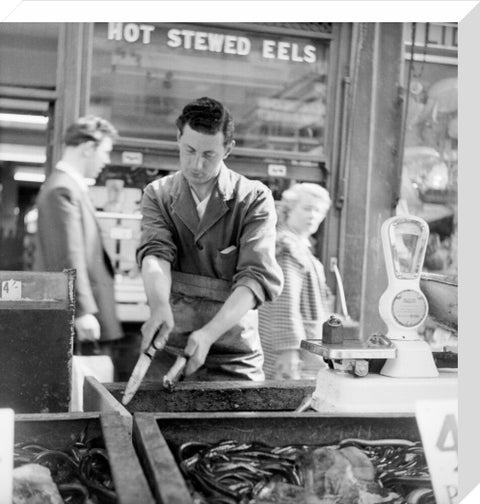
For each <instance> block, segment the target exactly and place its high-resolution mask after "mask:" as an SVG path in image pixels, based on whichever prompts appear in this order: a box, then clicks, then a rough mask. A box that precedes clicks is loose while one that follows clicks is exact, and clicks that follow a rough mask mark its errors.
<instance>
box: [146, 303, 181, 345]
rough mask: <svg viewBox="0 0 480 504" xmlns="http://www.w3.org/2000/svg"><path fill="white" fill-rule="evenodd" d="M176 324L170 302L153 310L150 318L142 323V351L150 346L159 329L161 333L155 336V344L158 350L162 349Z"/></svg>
mask: <svg viewBox="0 0 480 504" xmlns="http://www.w3.org/2000/svg"><path fill="white" fill-rule="evenodd" d="M174 325H175V322H174V320H173V313H172V309H171V307H170V305H169V304H167V305H162V306H160V307H158V308H157V309H156V310H154V311H152V313H151V315H150V318H149V319H148V320H147V321H146V322H145V323H144V324H143V325H142V352H144V351H145V350H146V349H147V348H148V347H149V345H150V343H151V342H152V340H153V337H154V336H155V334H156V332H157V331H159V333H158V335H157V336H156V337H155V344H154V346H155V348H156V349H157V350H161V349H162V348H163V347H164V346H165V345H166V343H167V341H168V336H169V335H170V332H171V331H172V329H173V327H174Z"/></svg>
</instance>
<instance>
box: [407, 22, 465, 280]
mask: <svg viewBox="0 0 480 504" xmlns="http://www.w3.org/2000/svg"><path fill="white" fill-rule="evenodd" d="M415 25H416V30H415V35H416V36H415V43H414V55H413V59H412V58H411V54H410V51H411V49H412V43H411V42H412V40H411V38H412V36H413V33H414V32H413V25H407V28H408V29H407V30H406V39H405V42H406V47H407V52H406V54H407V56H408V60H407V61H406V72H405V74H406V77H407V79H406V88H407V89H408V114H407V120H406V125H405V150H404V153H403V174H402V199H403V202H404V203H405V204H406V206H407V208H408V212H409V213H411V214H414V215H417V216H419V217H422V218H423V219H424V220H425V221H426V222H427V223H428V226H429V230H430V236H429V239H428V244H427V251H426V255H425V262H424V270H425V271H429V272H435V273H444V274H452V275H456V274H457V261H458V254H457V221H458V214H457V201H458V187H457V178H458V177H457V175H458V66H457V65H458V62H457V52H458V47H457V43H456V41H457V25H456V23H415Z"/></svg>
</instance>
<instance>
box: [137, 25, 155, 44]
mask: <svg viewBox="0 0 480 504" xmlns="http://www.w3.org/2000/svg"><path fill="white" fill-rule="evenodd" d="M140 30H141V31H142V42H143V43H144V44H150V42H151V41H152V33H153V31H154V30H155V26H152V25H146V24H141V25H140Z"/></svg>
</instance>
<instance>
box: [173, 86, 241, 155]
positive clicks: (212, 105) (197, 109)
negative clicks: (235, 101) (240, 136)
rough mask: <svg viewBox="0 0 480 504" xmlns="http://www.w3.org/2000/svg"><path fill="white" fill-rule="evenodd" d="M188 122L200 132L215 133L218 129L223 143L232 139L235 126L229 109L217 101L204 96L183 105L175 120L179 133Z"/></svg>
mask: <svg viewBox="0 0 480 504" xmlns="http://www.w3.org/2000/svg"><path fill="white" fill-rule="evenodd" d="M186 124H188V125H189V126H190V128H192V129H193V130H195V131H198V132H200V133H206V134H208V135H215V134H216V133H218V132H219V131H221V132H222V133H223V136H224V137H225V142H224V143H225V145H227V144H229V143H230V142H231V141H232V140H233V133H234V130H235V126H234V124H233V119H232V115H231V114H230V111H229V110H228V109H227V108H226V107H225V106H224V105H223V104H222V103H220V102H219V101H217V100H214V99H213V98H208V97H206V96H204V97H203V98H198V99H197V100H195V101H193V102H190V103H189V104H188V105H186V106H185V107H184V109H183V110H182V113H181V114H180V116H179V117H178V119H177V121H176V125H177V128H178V129H179V131H180V134H183V128H184V127H185V125H186Z"/></svg>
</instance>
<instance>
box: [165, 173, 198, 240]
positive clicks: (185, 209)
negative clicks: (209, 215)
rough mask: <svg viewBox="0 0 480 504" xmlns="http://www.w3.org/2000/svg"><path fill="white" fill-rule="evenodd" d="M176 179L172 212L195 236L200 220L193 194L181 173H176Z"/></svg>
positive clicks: (173, 189) (173, 188) (173, 187)
mask: <svg viewBox="0 0 480 504" xmlns="http://www.w3.org/2000/svg"><path fill="white" fill-rule="evenodd" d="M175 179H176V180H175V181H174V184H173V186H172V193H173V203H172V210H173V212H175V214H176V215H177V216H178V218H179V219H180V220H181V221H182V222H183V223H184V224H185V226H187V228H188V229H189V230H190V231H191V232H192V234H193V235H194V234H195V233H196V232H197V228H198V224H199V222H200V219H199V218H198V213H197V208H196V206H195V201H194V200H193V196H192V192H191V190H190V187H188V182H187V180H186V179H185V177H184V176H183V175H182V174H181V173H180V172H177V173H176V175H175Z"/></svg>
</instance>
